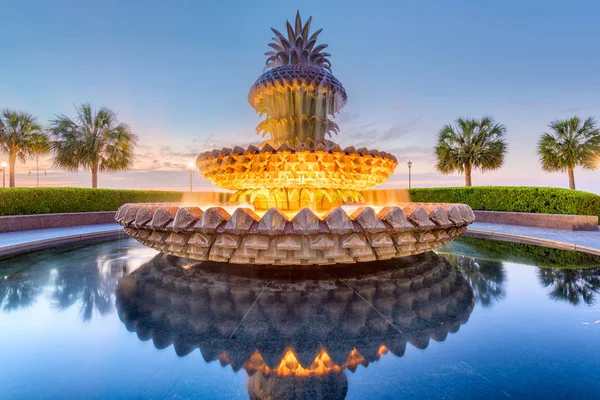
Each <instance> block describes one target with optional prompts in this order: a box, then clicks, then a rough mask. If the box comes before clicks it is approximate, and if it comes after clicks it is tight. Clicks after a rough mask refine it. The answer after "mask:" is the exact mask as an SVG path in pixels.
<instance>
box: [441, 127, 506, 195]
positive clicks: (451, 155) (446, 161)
mask: <svg viewBox="0 0 600 400" xmlns="http://www.w3.org/2000/svg"><path fill="white" fill-rule="evenodd" d="M505 133H506V128H505V127H504V125H502V124H499V123H497V122H495V121H494V120H493V119H492V118H491V117H483V118H481V120H477V119H467V118H458V119H457V120H456V122H455V123H454V125H446V126H444V127H443V128H442V130H440V132H439V133H438V144H437V146H435V155H436V157H437V160H438V162H437V164H436V169H437V170H438V171H439V172H441V173H442V174H451V173H453V172H459V173H464V174H465V186H471V172H472V170H473V168H480V169H481V172H485V171H492V170H495V169H498V168H500V167H501V166H502V163H503V162H504V156H505V155H506V151H507V147H506V142H505V140H504V139H505Z"/></svg>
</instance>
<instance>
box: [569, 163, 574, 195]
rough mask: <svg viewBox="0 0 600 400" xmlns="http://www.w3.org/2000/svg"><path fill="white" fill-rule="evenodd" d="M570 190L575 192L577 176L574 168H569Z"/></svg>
mask: <svg viewBox="0 0 600 400" xmlns="http://www.w3.org/2000/svg"><path fill="white" fill-rule="evenodd" d="M568 171H569V189H573V190H575V174H574V173H573V168H569V170H568Z"/></svg>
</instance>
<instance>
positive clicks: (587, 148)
mask: <svg viewBox="0 0 600 400" xmlns="http://www.w3.org/2000/svg"><path fill="white" fill-rule="evenodd" d="M550 129H552V133H544V134H543V135H542V137H541V139H540V141H539V142H538V146H537V152H538V156H539V158H540V162H541V163H542V169H543V170H544V171H548V172H557V171H560V172H563V171H567V173H568V174H569V189H575V175H574V173H573V170H574V169H575V167H577V166H581V167H583V168H587V169H596V168H598V166H599V164H598V162H597V160H598V157H600V130H598V127H597V126H596V121H595V120H594V118H592V117H590V118H588V119H586V120H585V121H583V123H582V121H581V120H580V119H579V118H578V117H572V118H570V119H567V120H564V121H553V122H552V123H551V124H550Z"/></svg>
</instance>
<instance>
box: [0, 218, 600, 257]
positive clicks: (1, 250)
mask: <svg viewBox="0 0 600 400" xmlns="http://www.w3.org/2000/svg"><path fill="white" fill-rule="evenodd" d="M123 235H124V233H123V228H122V227H121V226H120V225H118V224H101V225H86V226H75V227H69V228H55V229H39V230H32V231H23V232H9V233H0V256H1V255H8V254H14V253H22V252H25V251H32V250H37V249H42V248H47V247H52V246H58V245H62V244H69V243H77V242H80V241H88V240H95V239H109V238H118V237H122V236H123ZM467 235H468V236H473V237H481V238H487V239H496V240H505V241H509V242H518V243H526V244H535V245H540V246H547V247H554V248H558V249H564V250H575V251H583V252H586V253H591V254H597V255H600V231H591V232H572V231H565V230H559V229H545V228H534V227H528V226H516V225H502V224H484V223H480V222H475V223H473V224H472V225H471V226H469V229H468V231H467Z"/></svg>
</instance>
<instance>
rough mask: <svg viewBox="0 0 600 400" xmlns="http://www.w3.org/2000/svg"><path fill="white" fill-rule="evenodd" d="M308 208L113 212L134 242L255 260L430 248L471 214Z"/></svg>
mask: <svg viewBox="0 0 600 400" xmlns="http://www.w3.org/2000/svg"><path fill="white" fill-rule="evenodd" d="M348 211H349V210H347V209H344V208H342V207H336V208H333V209H331V210H330V211H329V212H328V213H327V214H325V215H323V216H322V217H319V216H317V215H316V214H315V213H314V212H313V211H311V210H310V209H308V208H304V209H302V210H300V211H299V212H298V213H297V214H296V215H294V216H293V217H292V218H289V217H287V216H286V215H284V214H283V213H282V212H281V211H279V210H278V209H277V208H271V209H269V210H268V211H267V212H266V213H264V215H262V217H259V216H258V215H257V214H256V213H255V212H254V211H253V210H252V209H249V208H242V207H240V208H236V209H235V210H234V211H233V213H232V214H229V213H228V212H227V211H226V210H225V209H224V208H221V207H210V208H206V209H204V210H203V209H201V208H200V207H190V206H187V205H186V206H184V205H180V204H174V203H161V204H157V203H151V204H139V203H138V204H125V205H123V206H121V208H119V210H118V211H117V214H116V216H115V219H116V220H117V221H118V222H119V223H120V224H121V225H123V227H124V228H125V232H126V233H127V234H128V235H129V236H131V237H133V238H135V239H136V240H137V241H139V242H140V243H142V244H144V245H146V246H148V247H151V248H154V249H156V250H159V251H161V252H163V253H165V254H168V255H175V256H179V257H186V258H191V259H195V260H200V261H204V260H210V261H218V262H228V263H234V264H259V265H331V264H346V263H355V262H366V261H375V260H387V259H391V258H396V257H403V256H409V255H414V254H418V253H423V252H426V251H430V250H434V249H435V248H437V247H439V246H442V245H444V244H446V243H448V242H450V241H451V240H453V239H454V238H455V237H456V236H459V235H461V234H463V233H464V232H465V230H466V229H467V225H469V224H470V223H472V222H473V221H474V220H475V216H474V214H473V211H472V210H471V208H470V207H469V206H467V205H465V204H445V203H401V204H398V205H397V206H388V207H383V208H380V209H376V208H373V207H358V208H354V210H353V212H352V213H351V214H349V212H348Z"/></svg>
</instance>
